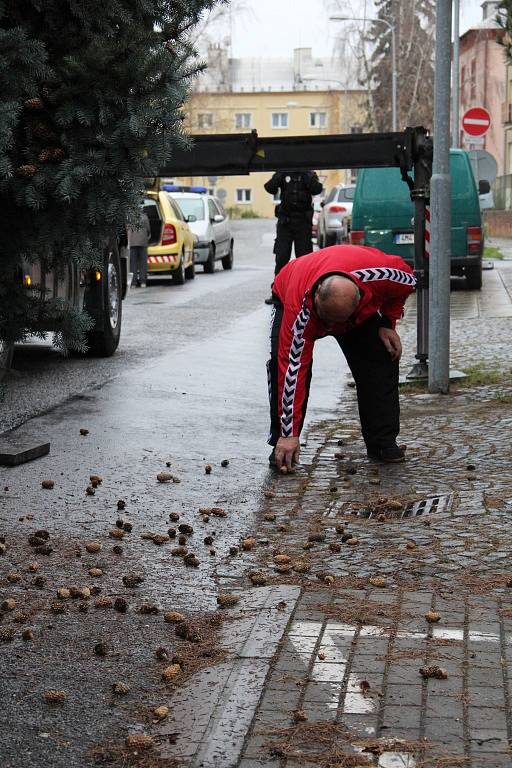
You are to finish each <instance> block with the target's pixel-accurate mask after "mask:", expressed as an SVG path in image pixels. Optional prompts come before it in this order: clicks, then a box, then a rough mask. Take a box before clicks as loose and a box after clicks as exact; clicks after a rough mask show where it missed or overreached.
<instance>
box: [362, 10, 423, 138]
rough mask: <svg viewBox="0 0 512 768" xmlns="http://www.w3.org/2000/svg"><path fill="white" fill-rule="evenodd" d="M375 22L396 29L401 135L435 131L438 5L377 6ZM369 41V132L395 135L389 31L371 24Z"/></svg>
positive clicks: (398, 126)
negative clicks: (410, 129)
mask: <svg viewBox="0 0 512 768" xmlns="http://www.w3.org/2000/svg"><path fill="white" fill-rule="evenodd" d="M375 7H376V10H377V18H379V19H383V20H384V21H386V22H388V23H389V24H392V25H394V27H395V45H396V62H397V130H399V131H400V130H403V129H404V128H405V127H407V126H411V125H423V126H425V127H426V128H430V127H431V126H432V116H433V99H434V30H435V0H375ZM365 41H366V42H369V43H370V44H371V45H372V47H373V52H372V55H371V58H370V61H369V63H368V64H369V66H368V71H367V76H368V77H369V78H370V86H371V87H370V93H371V99H370V98H369V99H368V121H367V122H368V126H369V127H371V128H372V129H373V130H377V131H389V130H391V125H392V120H391V114H392V113H391V78H392V52H391V30H390V28H389V27H388V26H387V25H386V24H383V23H381V22H377V23H373V24H371V26H370V28H369V31H368V33H367V34H366V35H365Z"/></svg>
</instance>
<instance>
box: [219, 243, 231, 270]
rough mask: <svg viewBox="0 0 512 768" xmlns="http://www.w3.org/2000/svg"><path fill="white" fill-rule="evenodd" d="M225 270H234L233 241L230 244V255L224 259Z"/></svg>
mask: <svg viewBox="0 0 512 768" xmlns="http://www.w3.org/2000/svg"><path fill="white" fill-rule="evenodd" d="M222 267H223V269H233V241H231V243H230V244H229V253H228V255H227V256H224V257H223V259H222Z"/></svg>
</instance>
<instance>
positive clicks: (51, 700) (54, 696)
mask: <svg viewBox="0 0 512 768" xmlns="http://www.w3.org/2000/svg"><path fill="white" fill-rule="evenodd" d="M67 697H68V696H67V693H66V692H65V691H58V690H56V689H55V688H50V689H49V690H48V691H45V692H44V693H43V699H44V700H45V701H46V702H47V703H48V704H63V703H64V702H65V701H66V699H67Z"/></svg>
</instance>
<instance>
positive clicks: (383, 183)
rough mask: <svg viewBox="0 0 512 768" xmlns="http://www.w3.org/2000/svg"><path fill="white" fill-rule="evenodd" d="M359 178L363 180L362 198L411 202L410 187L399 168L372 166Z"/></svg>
mask: <svg viewBox="0 0 512 768" xmlns="http://www.w3.org/2000/svg"><path fill="white" fill-rule="evenodd" d="M361 177H362V179H361ZM359 178H360V179H361V180H362V186H361V199H362V200H366V201H368V202H375V203H387V202H390V201H396V202H404V203H405V202H410V199H411V198H410V194H409V188H408V186H407V184H406V183H405V182H404V181H402V177H401V175H400V170H399V169H398V168H372V169H371V170H370V171H369V172H365V173H362V174H361V176H360V177H359Z"/></svg>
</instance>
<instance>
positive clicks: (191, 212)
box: [174, 197, 204, 221]
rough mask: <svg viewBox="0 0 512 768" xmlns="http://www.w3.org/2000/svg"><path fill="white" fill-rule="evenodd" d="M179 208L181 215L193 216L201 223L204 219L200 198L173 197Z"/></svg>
mask: <svg viewBox="0 0 512 768" xmlns="http://www.w3.org/2000/svg"><path fill="white" fill-rule="evenodd" d="M174 199H175V200H176V202H177V203H178V205H179V207H180V208H181V210H182V211H183V215H184V216H185V217H186V216H195V217H196V219H197V221H203V219H204V204H203V200H202V199H201V198H197V197H175V198H174Z"/></svg>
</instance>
